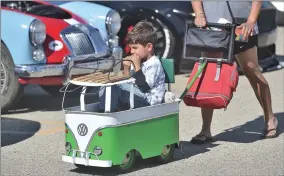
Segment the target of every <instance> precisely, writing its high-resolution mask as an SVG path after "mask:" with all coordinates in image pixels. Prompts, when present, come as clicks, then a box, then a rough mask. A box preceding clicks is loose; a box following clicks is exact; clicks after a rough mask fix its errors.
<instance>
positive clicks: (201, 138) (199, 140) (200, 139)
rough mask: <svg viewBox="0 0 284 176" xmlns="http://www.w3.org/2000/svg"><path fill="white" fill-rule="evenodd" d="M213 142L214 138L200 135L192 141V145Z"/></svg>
mask: <svg viewBox="0 0 284 176" xmlns="http://www.w3.org/2000/svg"><path fill="white" fill-rule="evenodd" d="M212 140H213V138H212V137H208V136H206V135H204V134H198V135H196V136H195V137H193V138H192V139H191V141H190V142H191V143H192V144H205V143H207V142H211V141H212Z"/></svg>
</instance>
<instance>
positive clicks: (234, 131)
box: [214, 112, 284, 143]
mask: <svg viewBox="0 0 284 176" xmlns="http://www.w3.org/2000/svg"><path fill="white" fill-rule="evenodd" d="M274 115H275V116H276V117H277V119H278V128H279V135H280V134H282V133H283V131H284V112H281V113H275V114H274ZM263 118H264V117H263V116H260V117H258V118H256V119H255V120H252V121H249V122H247V123H245V124H243V125H240V126H236V127H234V128H230V129H226V130H224V132H223V133H220V134H218V135H216V136H214V139H215V140H216V141H227V142H237V143H252V142H255V141H258V140H260V134H261V133H262V129H264V120H263Z"/></svg>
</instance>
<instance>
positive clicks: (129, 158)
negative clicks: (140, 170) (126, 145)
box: [119, 150, 136, 171]
mask: <svg viewBox="0 0 284 176" xmlns="http://www.w3.org/2000/svg"><path fill="white" fill-rule="evenodd" d="M135 159H136V154H135V151H134V150H131V151H130V152H128V153H127V154H126V155H125V158H124V159H123V161H122V164H120V165H119V168H120V170H122V171H126V170H129V169H131V168H132V167H133V166H134V163H135Z"/></svg>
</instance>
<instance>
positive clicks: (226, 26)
mask: <svg viewBox="0 0 284 176" xmlns="http://www.w3.org/2000/svg"><path fill="white" fill-rule="evenodd" d="M186 24H187V25H186V26H187V28H188V27H196V28H197V26H196V25H195V24H194V21H191V20H189V21H186ZM211 27H214V28H219V29H227V30H230V40H229V46H228V53H227V57H228V58H227V59H222V62H226V63H231V64H232V63H234V44H235V37H236V34H235V30H236V27H237V25H236V24H235V23H211V22H207V23H206V26H204V27H202V28H211ZM187 28H186V30H185V31H187ZM185 36H186V35H185ZM184 46H185V45H184ZM183 50H184V51H183V52H185V50H186V48H184V49H183ZM184 55H185V54H184Z"/></svg>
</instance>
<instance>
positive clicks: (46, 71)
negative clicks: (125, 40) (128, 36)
mask: <svg viewBox="0 0 284 176" xmlns="http://www.w3.org/2000/svg"><path fill="white" fill-rule="evenodd" d="M122 52H123V51H122V49H121V48H120V47H114V48H113V49H112V55H111V56H109V57H101V58H98V59H96V60H92V61H90V62H85V63H78V64H74V63H75V62H76V61H84V60H86V59H88V58H90V57H94V56H88V58H86V56H76V57H70V56H68V57H66V59H65V61H64V63H62V64H49V65H43V64H38V65H16V66H15V73H16V74H17V75H18V76H19V77H22V78H41V77H52V76H65V77H68V75H69V76H70V75H80V74H88V73H92V72H94V71H96V70H107V69H111V68H112V67H113V66H114V65H115V63H117V62H119V61H120V60H121V59H122ZM95 58H96V57H95ZM73 66H74V67H73ZM120 66H121V65H120V64H117V66H116V67H115V70H120ZM72 67H73V68H72ZM70 68H72V69H71V72H70V71H69V70H70Z"/></svg>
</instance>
